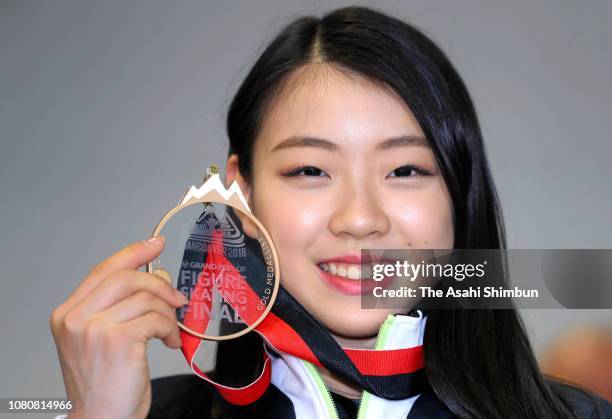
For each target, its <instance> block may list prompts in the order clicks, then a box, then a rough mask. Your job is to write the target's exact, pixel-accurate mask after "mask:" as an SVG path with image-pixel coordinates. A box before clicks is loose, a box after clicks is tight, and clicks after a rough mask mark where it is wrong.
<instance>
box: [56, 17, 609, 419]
mask: <svg viewBox="0 0 612 419" xmlns="http://www.w3.org/2000/svg"><path fill="white" fill-rule="evenodd" d="M227 132H228V136H229V140H230V151H229V158H228V160H227V170H226V184H228V185H229V184H230V183H231V182H232V181H233V180H237V181H238V182H239V184H240V186H241V189H242V190H243V191H244V192H245V195H246V196H247V199H248V201H249V205H250V207H251V209H252V210H253V213H254V214H255V215H256V216H257V218H258V219H259V220H260V221H261V222H262V223H263V225H264V226H265V227H266V229H267V230H268V232H269V233H270V234H271V236H272V239H273V242H274V244H275V246H276V248H277V251H278V256H279V260H280V264H281V272H282V277H281V284H282V287H283V289H284V290H285V291H286V292H287V293H288V294H289V295H290V296H292V298H294V299H295V310H296V312H298V311H300V310H304V311H305V312H306V313H307V314H304V316H305V317H303V318H305V319H310V320H309V321H312V322H313V324H316V325H320V330H319V331H317V330H314V331H312V330H311V331H309V332H308V333H315V332H316V333H318V335H316V336H317V338H315V339H314V342H315V343H314V344H315V345H317V344H318V342H319V341H320V342H329V341H326V339H328V338H329V337H331V338H333V341H335V342H337V343H338V345H339V347H341V348H358V349H359V348H361V349H365V350H369V349H373V348H374V346H375V344H376V348H377V349H401V348H410V347H416V346H422V349H423V351H424V366H423V367H422V368H420V369H417V370H415V371H409V372H408V373H404V372H402V373H398V374H395V375H393V374H385V373H384V372H382V373H381V374H380V375H381V376H382V378H381V377H378V378H377V377H376V374H370V376H366V377H365V378H364V376H363V375H360V373H358V372H357V373H356V372H355V371H353V370H351V371H349V369H350V368H349V367H348V366H347V371H344V370H343V369H342V368H339V367H338V363H337V362H335V360H336V359H337V357H336V355H337V352H333V350H332V349H330V348H331V347H332V346H334V345H327V346H325V345H321V346H320V347H317V348H316V352H317V353H318V354H319V356H320V358H321V359H322V365H320V366H318V367H316V371H314V370H312V368H311V367H312V364H307V363H305V362H304V360H302V359H300V357H299V356H296V355H295V354H291V353H285V352H283V351H275V350H274V349H273V348H270V347H266V348H264V346H263V345H262V339H261V337H260V336H259V335H257V334H254V333H251V334H248V335H245V336H243V337H242V338H239V339H237V340H233V341H226V342H223V343H221V344H220V345H219V348H218V350H217V353H218V355H217V360H216V366H215V369H214V372H213V373H211V375H212V376H213V377H214V379H215V380H216V381H217V382H219V383H221V384H223V385H226V386H228V387H236V388H240V387H244V388H245V389H246V388H247V387H246V386H248V385H249V384H250V383H251V382H252V381H253V380H255V379H257V378H258V377H259V376H260V375H261V373H262V368H263V365H262V364H263V359H264V357H263V353H264V352H263V351H264V350H266V351H268V352H269V354H270V356H271V357H272V376H271V383H270V384H269V386H268V387H267V388H266V390H265V392H264V393H263V394H262V395H260V396H259V397H258V398H257V399H256V400H254V401H252V402H249V403H248V404H246V405H241V404H240V403H230V402H228V401H226V400H225V399H224V398H223V397H219V394H218V393H217V392H216V391H215V390H214V388H212V387H211V386H210V385H209V384H208V383H206V382H205V381H203V380H202V379H200V378H199V377H197V376H195V375H179V376H172V377H164V378H161V379H156V380H153V386H152V387H153V390H152V392H151V385H150V380H149V376H148V367H147V359H146V351H145V349H146V342H147V341H148V340H149V339H150V338H152V337H157V338H161V339H163V341H164V343H166V345H168V346H169V347H171V348H178V346H179V344H180V342H179V334H178V330H177V327H176V319H175V315H174V311H173V308H175V307H178V306H180V305H182V304H184V303H185V301H184V299H183V300H181V298H180V297H178V296H176V295H175V294H174V293H173V292H172V290H171V289H170V287H169V286H166V285H165V284H163V282H162V281H154V280H152V279H151V277H150V276H149V275H148V274H145V273H142V272H138V271H136V268H138V266H141V265H142V264H144V263H146V262H148V261H150V260H152V259H154V258H155V257H156V256H157V254H158V253H159V252H160V251H161V248H162V247H163V243H161V242H160V241H159V240H152V241H149V242H143V243H135V244H132V245H130V246H129V247H128V248H126V249H123V250H122V251H120V252H118V253H117V254H115V255H113V256H111V257H110V258H109V259H107V260H106V261H104V262H102V263H101V264H99V265H97V266H96V267H95V268H94V269H92V271H91V272H90V274H89V275H88V276H87V277H86V278H85V279H84V281H83V283H82V284H81V285H80V286H79V288H78V289H77V290H76V291H75V292H74V293H73V294H72V295H71V296H70V297H69V298H68V299H67V300H66V302H65V303H64V304H62V305H61V306H59V307H58V308H56V309H55V310H54V313H53V315H52V317H51V327H52V330H53V333H54V337H55V340H56V344H57V347H58V352H59V356H60V361H61V365H62V372H63V376H64V381H65V384H66V388H67V396H68V398H69V399H70V400H72V402H73V405H74V410H73V412H72V413H71V415H70V417H74V418H79V417H87V418H94V417H113V418H137V417H141V418H142V417H145V416H147V414H149V417H160V418H161V417H164V418H166V417H177V418H178V417H193V418H196V417H197V418H206V417H215V418H217V417H252V418H258V417H279V418H290V417H300V418H306V417H355V416H356V415H357V412H359V417H362V418H364V417H410V418H412V417H419V418H420V417H431V418H433V417H435V418H447V417H449V418H450V417H462V418H506V417H511V418H571V417H582V416H584V417H590V415H591V413H593V414H597V413H599V414H602V412H603V411H602V409H608V408H609V406H608V405H606V404H605V402H603V401H602V400H597V399H594V398H593V397H591V396H590V395H588V394H585V393H582V392H580V391H578V390H576V389H572V388H571V387H567V386H562V385H561V384H557V383H554V382H552V381H548V380H546V379H545V378H544V377H543V376H542V375H541V374H540V372H539V370H538V366H537V365H536V361H535V359H534V356H533V353H532V350H531V348H530V345H529V342H528V339H527V336H526V334H525V331H524V329H523V327H522V325H521V321H520V319H519V316H518V314H517V313H516V311H515V310H475V311H470V310H450V309H446V310H426V311H424V310H416V309H415V307H405V308H404V309H402V310H398V309H376V310H365V309H361V306H360V298H359V296H356V295H354V292H353V291H354V290H353V288H354V284H353V283H351V281H353V280H351V279H349V278H346V277H347V276H349V275H348V271H349V270H350V269H351V265H352V264H354V263H355V257H356V255H359V251H360V249H361V248H398V247H401V248H406V247H408V248H415V249H419V248H430V249H452V248H457V249H461V248H465V249H470V248H487V249H491V248H501V249H503V248H505V237H504V229H503V220H502V215H501V211H500V207H499V203H498V199H497V196H496V192H495V188H494V185H493V181H492V179H491V175H490V172H489V167H488V163H487V159H486V154H485V150H484V147H483V141H482V135H481V132H480V128H479V124H478V119H477V116H476V113H475V111H474V106H473V104H472V102H471V99H470V96H469V94H468V92H467V90H466V88H465V86H464V84H463V82H462V80H461V78H460V77H459V75H458V74H457V72H456V71H455V69H454V68H453V66H452V64H451V63H450V62H449V60H448V59H447V57H446V56H445V55H444V53H443V52H442V51H441V50H440V49H439V48H438V47H437V46H436V45H435V44H434V43H433V42H432V41H431V40H430V39H428V38H427V37H426V36H425V35H424V34H423V33H422V32H420V31H419V30H417V29H416V28H414V27H413V26H410V25H408V24H407V23H405V22H402V21H400V20H397V19H395V18H392V17H390V16H387V15H385V14H382V13H380V12H377V11H374V10H372V9H368V8H363V7H348V8H343V9H339V10H336V11H334V12H332V13H330V14H328V15H327V16H325V17H323V18H322V19H317V18H314V17H304V18H300V19H297V20H295V21H293V22H291V23H290V24H289V25H288V26H286V28H285V29H284V30H282V32H281V33H280V34H279V35H278V36H277V37H276V38H275V39H274V40H273V41H272V43H271V44H270V45H269V46H268V48H267V49H266V50H265V51H264V52H263V54H262V55H261V57H260V58H259V59H258V60H257V62H256V63H255V65H254V67H253V68H252V69H251V71H250V73H249V74H248V75H247V77H246V79H245V80H244V82H243V84H242V85H241V87H240V89H239V91H238V93H237V94H236V96H235V98H234V100H233V102H232V104H231V107H230V110H229V115H228V119H227ZM351 258H352V259H351ZM322 272H326V273H327V272H330V273H331V275H324V274H323V273H322ZM298 326H299V325H298ZM383 328H384V330H385V332H384V333H385V339H382V338H381V336H380V330H383ZM298 330H299V328H298ZM305 339H310V340H311V341H313V340H312V336H307V337H305ZM376 342H378V344H377V343H376ZM381 343H382V346H381V345H380V344H381ZM380 362H381V363H384V359H380ZM375 367H376V366H373V368H375ZM313 371H314V372H313ZM317 373H318V374H317ZM365 375H367V374H365ZM317 380H319V381H317ZM385 380H387V381H385ZM377 383H378V384H380V385H377ZM381 383H382V384H381ZM328 391H329V392H328Z"/></svg>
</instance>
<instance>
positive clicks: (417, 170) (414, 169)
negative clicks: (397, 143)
mask: <svg viewBox="0 0 612 419" xmlns="http://www.w3.org/2000/svg"><path fill="white" fill-rule="evenodd" d="M415 175H421V176H429V175H431V173H429V172H428V171H427V170H425V169H424V168H422V167H419V166H415V165H405V166H401V167H398V168H397V169H395V170H393V171H392V172H391V173H390V174H389V176H391V177H414V176H415Z"/></svg>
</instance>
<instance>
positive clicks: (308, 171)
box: [283, 166, 326, 177]
mask: <svg viewBox="0 0 612 419" xmlns="http://www.w3.org/2000/svg"><path fill="white" fill-rule="evenodd" d="M321 175H323V176H326V173H325V172H324V171H323V170H321V169H319V168H318V167H314V166H300V167H296V168H295V169H293V170H291V171H289V172H287V173H284V174H283V176H287V177H295V176H309V177H313V176H314V177H320V176H321Z"/></svg>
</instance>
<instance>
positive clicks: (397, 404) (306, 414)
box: [265, 310, 427, 419]
mask: <svg viewBox="0 0 612 419" xmlns="http://www.w3.org/2000/svg"><path fill="white" fill-rule="evenodd" d="M426 320H427V317H426V316H425V315H424V313H423V312H422V311H420V310H416V311H415V312H414V315H403V314H389V315H388V316H387V318H386V319H385V321H384V322H383V324H382V325H381V327H380V329H379V332H378V337H377V341H376V349H403V348H410V347H415V346H419V345H422V344H423V336H424V333H425V323H426ZM265 348H266V351H267V352H268V354H269V355H270V358H271V360H272V377H271V382H272V384H274V385H275V386H276V387H277V388H278V389H279V390H280V391H282V392H283V393H284V394H285V395H286V396H287V397H289V398H290V400H291V401H292V403H293V405H294V409H295V413H296V418H298V419H299V418H311V417H318V418H337V417H338V414H337V411H336V408H335V405H334V402H333V400H332V398H331V395H330V393H329V388H328V386H327V385H326V384H325V382H324V381H323V379H322V378H321V375H320V373H319V371H318V367H317V366H316V365H314V364H312V363H310V362H308V361H305V360H303V359H300V358H298V357H296V356H293V355H290V354H287V353H284V352H281V351H278V350H277V349H275V348H272V347H271V346H270V345H269V344H267V343H266V345H265ZM417 398H418V395H417V396H413V397H411V398H409V399H403V400H386V399H383V398H380V397H377V396H375V395H373V394H370V393H368V392H365V391H364V392H363V393H362V398H361V403H360V411H359V417H360V418H373V417H387V416H392V417H406V415H407V414H408V412H409V411H410V409H411V407H412V405H413V404H414V401H415V400H416V399H417Z"/></svg>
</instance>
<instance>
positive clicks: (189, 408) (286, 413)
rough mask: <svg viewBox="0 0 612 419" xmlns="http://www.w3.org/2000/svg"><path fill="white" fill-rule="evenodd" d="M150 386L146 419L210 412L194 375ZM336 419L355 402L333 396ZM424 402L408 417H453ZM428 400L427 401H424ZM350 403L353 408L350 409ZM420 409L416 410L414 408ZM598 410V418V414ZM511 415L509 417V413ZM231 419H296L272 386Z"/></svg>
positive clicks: (595, 402) (581, 401) (611, 413)
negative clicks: (150, 397) (149, 399)
mask: <svg viewBox="0 0 612 419" xmlns="http://www.w3.org/2000/svg"><path fill="white" fill-rule="evenodd" d="M151 383H152V386H153V396H152V397H153V402H152V404H151V410H150V412H149V416H148V418H150V419H178V418H190V417H197V418H200V419H205V418H206V416H204V415H203V414H202V412H206V411H209V410H210V401H211V400H212V399H213V398H214V397H215V396H214V395H213V393H212V391H211V390H210V387H209V386H208V385H206V383H205V382H204V381H203V380H202V379H201V378H200V377H198V376H196V375H193V374H182V375H173V376H169V377H161V378H156V379H154V380H152V381H151ZM559 389H560V391H561V393H562V395H563V398H564V399H565V400H566V401H567V402H568V404H569V405H570V406H572V408H573V409H574V410H575V411H576V413H577V414H578V415H579V417H581V418H597V417H602V418H606V419H607V418H612V404H610V402H607V401H605V400H604V399H602V398H600V397H597V396H594V395H592V394H588V393H585V392H583V391H581V390H578V389H576V388H574V387H570V386H567V385H559ZM333 397H334V402H335V404H336V407H337V409H338V414H339V417H341V418H354V417H356V411H357V405H356V402H354V401H351V400H349V399H346V398H344V397H342V396H339V395H336V394H333ZM420 398H421V399H422V401H423V403H422V404H421V405H416V404H415V406H414V407H413V409H412V410H411V412H410V414H409V416H408V417H409V418H413V417H414V418H440V419H442V418H452V417H454V416H453V415H452V414H451V413H450V412H448V410H447V409H446V408H445V407H444V406H443V405H442V404H441V403H440V402H439V401H438V399H437V398H435V396H433V395H429V394H428V395H427V396H426V397H425V398H424V397H423V395H421V396H420ZM425 399H427V400H425ZM351 404H352V407H351ZM419 406H420V408H419V409H418V410H417V409H416V408H417V407H419ZM598 410H599V411H600V413H601V416H598V415H597V411H598ZM509 416H511V414H509ZM226 417H231V418H245V419H259V418H262V419H265V418H270V419H271V418H275V419H276V418H278V419H281V418H282V419H290V418H295V417H296V415H295V412H294V408H293V405H292V403H291V400H290V399H289V398H288V397H287V396H286V395H285V394H284V393H283V392H281V391H280V390H279V389H278V388H276V386H274V385H273V384H271V385H270V388H269V389H268V391H267V392H266V393H265V394H264V396H263V397H262V398H261V399H259V400H258V401H257V402H255V403H253V404H252V405H250V406H245V407H235V408H232V409H231V415H230V416H226Z"/></svg>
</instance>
